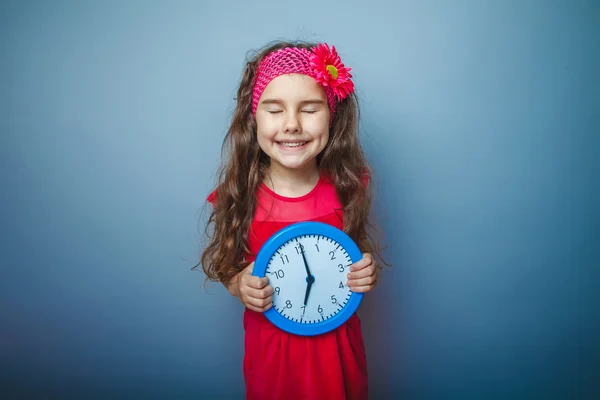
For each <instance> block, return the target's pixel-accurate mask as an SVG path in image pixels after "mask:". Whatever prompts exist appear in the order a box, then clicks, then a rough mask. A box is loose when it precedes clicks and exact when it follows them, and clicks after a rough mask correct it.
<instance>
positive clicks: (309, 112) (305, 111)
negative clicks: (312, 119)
mask: <svg viewBox="0 0 600 400" xmlns="http://www.w3.org/2000/svg"><path fill="white" fill-rule="evenodd" d="M317 111H319V110H302V112H304V113H307V114H314V113H316V112H317Z"/></svg>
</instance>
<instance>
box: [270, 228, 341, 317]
mask: <svg viewBox="0 0 600 400" xmlns="http://www.w3.org/2000/svg"><path fill="white" fill-rule="evenodd" d="M303 253H304V257H303V256H302V255H303ZM305 259H306V265H307V266H308V270H309V271H310V275H309V274H308V273H307V268H306V267H305V263H304V260H305ZM350 265H352V261H351V259H350V256H349V255H348V253H347V252H346V250H345V249H344V248H343V247H342V246H341V245H340V244H339V243H338V242H336V241H334V240H332V239H330V238H328V237H325V236H322V235H302V236H298V237H295V238H293V239H291V240H289V241H287V242H285V243H284V244H283V245H282V246H280V247H279V248H278V249H277V251H276V252H275V253H274V254H273V256H272V257H271V259H270V260H269V263H268V265H267V268H266V276H268V277H269V283H270V285H271V286H272V287H273V289H274V293H273V307H274V308H275V309H276V310H277V311H278V312H279V313H280V314H281V315H282V316H284V317H285V318H287V319H289V320H291V321H295V322H299V323H305V324H311V323H317V322H321V321H325V320H327V319H329V318H332V317H334V316H335V315H336V314H337V313H339V312H340V311H341V310H342V309H343V308H344V306H345V305H346V303H347V302H348V300H349V298H350V295H351V292H350V289H349V288H348V286H347V285H346V281H347V274H348V268H349V267H350ZM311 276H312V277H314V280H313V279H312V278H310V277H311ZM309 286H310V287H309ZM307 291H308V295H307ZM305 300H306V304H305Z"/></svg>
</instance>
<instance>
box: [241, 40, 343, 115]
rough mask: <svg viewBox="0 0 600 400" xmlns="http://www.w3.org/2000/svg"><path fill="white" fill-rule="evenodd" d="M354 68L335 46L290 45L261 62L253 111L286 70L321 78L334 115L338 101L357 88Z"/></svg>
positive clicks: (257, 75)
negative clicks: (309, 47)
mask: <svg viewBox="0 0 600 400" xmlns="http://www.w3.org/2000/svg"><path fill="white" fill-rule="evenodd" d="M350 70H351V68H347V67H345V66H344V64H343V63H342V61H341V60H340V57H339V56H338V53H337V51H336V50H335V46H331V49H330V48H329V45H327V44H326V43H319V44H318V45H317V46H316V47H312V48H311V49H305V48H299V47H286V48H283V49H281V50H277V51H275V52H273V53H271V54H269V55H268V56H266V57H265V58H264V59H263V60H262V61H261V62H260V65H259V66H258V69H257V71H256V80H255V83H254V90H253V92H252V114H254V115H256V109H257V108H258V101H259V100H260V96H261V95H262V93H263V91H264V90H265V88H266V87H267V85H268V84H269V82H271V81H272V80H273V79H275V78H276V77H278V76H279V75H283V74H293V73H297V74H304V75H308V76H310V77H311V78H313V79H314V80H316V81H317V83H319V84H320V85H321V86H323V88H324V89H325V92H326V93H327V102H328V104H329V111H330V112H331V118H332V119H333V115H334V114H335V111H336V106H337V102H338V101H342V100H343V99H345V98H346V97H347V96H348V95H350V94H351V93H352V92H354V83H352V80H351V79H350V78H352V75H351V74H350Z"/></svg>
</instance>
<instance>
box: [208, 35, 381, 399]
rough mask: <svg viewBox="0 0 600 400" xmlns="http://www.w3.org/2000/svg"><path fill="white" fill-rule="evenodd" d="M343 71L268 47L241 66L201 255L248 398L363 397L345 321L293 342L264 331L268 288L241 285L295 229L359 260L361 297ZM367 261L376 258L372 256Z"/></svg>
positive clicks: (360, 167)
mask: <svg viewBox="0 0 600 400" xmlns="http://www.w3.org/2000/svg"><path fill="white" fill-rule="evenodd" d="M349 71H350V68H346V67H345V66H344V64H343V63H342V62H341V60H340V58H339V56H338V54H337V52H336V50H335V47H331V48H330V47H329V46H328V45H326V44H307V43H286V42H283V43H282V42H279V43H276V44H274V45H271V46H269V47H268V48H266V49H263V50H262V51H260V52H258V54H256V55H255V56H254V57H253V58H252V59H251V60H249V61H248V62H247V64H246V66H245V70H244V72H243V76H242V80H241V84H240V87H239V89H238V92H237V99H236V100H237V105H236V108H235V111H234V114H233V119H232V121H231V126H230V128H229V131H228V133H227V136H226V138H225V142H224V146H225V145H228V150H229V152H228V157H226V158H225V159H224V163H223V165H222V167H221V169H220V173H219V180H218V184H217V187H216V189H215V191H213V192H212V193H211V194H210V195H209V196H208V201H210V202H211V203H212V205H213V208H212V212H211V215H210V219H209V221H208V225H207V228H209V227H210V226H212V228H213V235H212V236H211V240H210V242H209V245H208V246H207V248H206V249H205V250H204V252H203V254H202V257H201V262H200V263H201V264H202V267H203V270H204V272H205V273H206V275H207V277H208V279H211V280H213V281H218V282H221V283H223V284H224V285H225V286H226V287H227V289H228V290H229V292H230V293H231V294H232V295H233V296H236V297H237V298H238V299H239V300H240V301H241V302H242V304H244V306H245V307H246V310H245V312H244V321H243V322H244V323H243V325H244V329H245V340H244V343H245V355H244V365H243V371H244V379H245V383H246V398H247V399H328V400H336V399H366V398H367V364H366V357H365V349H364V344H363V337H362V333H361V325H360V320H359V318H358V316H357V315H356V314H354V315H353V316H352V317H351V318H350V319H349V320H348V321H347V322H346V323H344V324H343V325H341V326H340V327H339V328H337V329H336V330H334V331H331V332H328V333H326V334H323V335H319V336H310V337H303V336H296V335H293V334H289V333H287V332H285V331H282V330H280V329H279V328H277V327H276V326H274V325H273V324H272V323H271V322H269V321H268V320H267V319H266V317H265V316H264V315H263V312H264V311H266V310H268V309H269V308H270V307H271V302H272V293H273V288H272V287H271V286H270V285H269V280H268V278H267V277H265V278H258V277H255V276H252V267H253V266H254V260H255V258H256V255H257V253H258V251H259V250H260V248H261V246H262V245H263V244H264V243H265V241H267V240H268V239H269V238H270V237H271V236H272V235H273V234H274V233H275V232H277V231H278V230H280V229H282V228H283V227H285V226H287V225H289V224H292V223H295V222H300V221H309V220H310V221H321V222H325V223H328V224H330V225H333V226H335V227H337V228H339V229H343V230H344V231H345V232H346V233H347V234H348V235H349V236H350V237H351V238H353V239H354V240H355V241H356V243H357V244H358V245H359V247H360V249H361V251H362V252H363V259H362V260H360V261H358V262H356V263H355V264H354V265H353V266H351V268H350V271H351V272H350V273H349V274H348V281H347V284H348V286H349V287H350V289H351V290H352V291H355V292H363V293H364V292H368V291H370V290H372V289H373V288H374V287H375V285H376V284H377V280H378V278H379V268H378V266H377V265H376V262H375V261H374V259H373V255H372V253H374V252H375V246H373V243H372V240H371V239H370V235H368V234H367V227H368V226H370V224H369V221H368V216H369V212H370V207H371V197H370V190H369V188H370V179H369V178H370V169H369V166H368V164H367V162H366V160H365V156H364V154H363V151H362V149H361V146H360V144H359V140H358V132H357V131H358V102H357V100H356V97H355V94H354V84H353V83H352V80H351V78H352V75H351V74H350V73H349ZM377 253H378V250H377Z"/></svg>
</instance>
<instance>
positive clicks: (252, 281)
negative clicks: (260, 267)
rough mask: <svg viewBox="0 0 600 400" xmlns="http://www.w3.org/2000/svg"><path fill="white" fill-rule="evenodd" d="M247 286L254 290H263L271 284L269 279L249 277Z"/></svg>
mask: <svg viewBox="0 0 600 400" xmlns="http://www.w3.org/2000/svg"><path fill="white" fill-rule="evenodd" d="M246 279H247V285H248V286H250V287H251V288H254V289H262V288H264V287H265V286H267V285H268V284H269V277H267V276H265V277H263V278H259V277H258V276H248V277H247V278H246Z"/></svg>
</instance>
